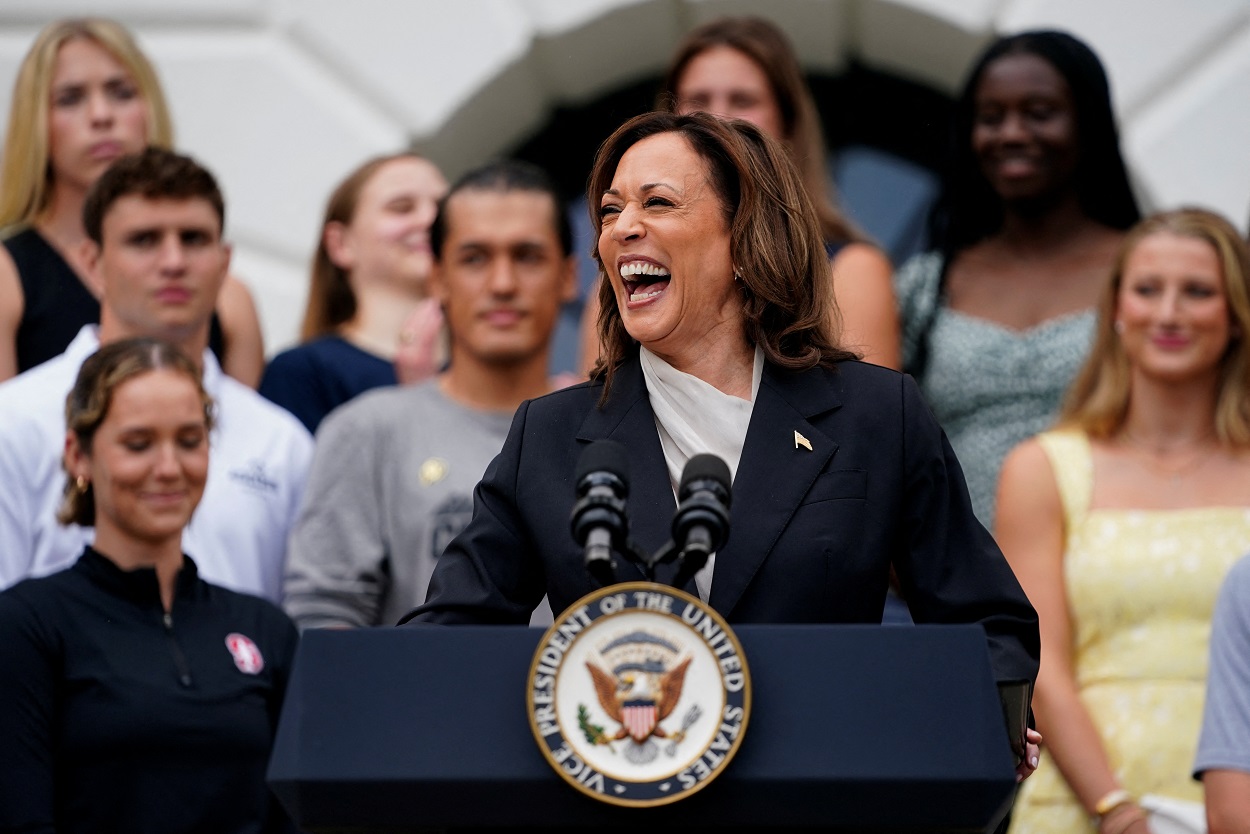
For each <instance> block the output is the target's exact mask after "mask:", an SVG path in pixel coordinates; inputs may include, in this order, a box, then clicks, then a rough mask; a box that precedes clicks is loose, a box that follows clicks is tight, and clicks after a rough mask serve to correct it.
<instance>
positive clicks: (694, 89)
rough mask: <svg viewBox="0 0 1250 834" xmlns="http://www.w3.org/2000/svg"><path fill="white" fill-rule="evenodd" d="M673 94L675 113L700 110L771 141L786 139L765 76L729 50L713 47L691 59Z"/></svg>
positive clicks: (736, 52)
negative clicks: (734, 121)
mask: <svg viewBox="0 0 1250 834" xmlns="http://www.w3.org/2000/svg"><path fill="white" fill-rule="evenodd" d="M676 94H677V112H678V113H681V114H683V115H684V114H686V113H693V112H695V111H697V110H701V111H703V112H704V113H711V114H712V115H713V116H719V117H720V118H722V119H742V120H744V121H748V122H750V123H751V124H753V125H755V126H756V127H758V128H759V129H760V130H762V131H764V132H765V133H767V134H768V135H769V136H771V137H773V138H774V139H779V140H783V139H785V138H786V137H785V135H784V134H785V127H784V125H783V122H782V118H781V108H780V107H778V105H777V98H776V96H775V95H774V94H773V88H772V85H771V84H769V82H768V76H766V75H765V74H764V70H762V69H761V68H760V66H759V64H757V63H755V61H754V60H752V59H751V58H750V57H749V56H748V55H746V54H745V53H743V52H739V51H738V50H737V49H734V48H733V47H731V46H713V47H711V48H710V49H705V50H704V51H702V52H700V53H699V54H698V55H696V56H694V57H693V58H691V59H690V62H689V63H687V64H686V66H685V68H684V69H683V70H682V71H681V79H680V80H679V81H678V83H677V90H676Z"/></svg>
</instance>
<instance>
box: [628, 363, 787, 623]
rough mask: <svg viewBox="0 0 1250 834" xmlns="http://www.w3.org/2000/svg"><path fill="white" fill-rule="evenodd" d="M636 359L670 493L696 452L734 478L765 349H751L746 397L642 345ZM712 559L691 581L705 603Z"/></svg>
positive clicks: (710, 584) (758, 386) (760, 373)
mask: <svg viewBox="0 0 1250 834" xmlns="http://www.w3.org/2000/svg"><path fill="white" fill-rule="evenodd" d="M638 358H639V360H640V362H641V364H642V375H643V378H644V380H645V381H646V384H647V393H648V394H649V395H650V398H651V411H652V413H653V414H655V427H656V430H657V431H658V432H659V435H660V447H661V448H662V449H663V450H664V462H665V464H667V466H668V479H669V481H670V483H671V486H672V488H673V495H674V496H676V494H677V487H678V485H679V484H680V483H681V473H682V470H683V469H685V467H686V463H687V462H688V461H689V460H690V459H691V458H692V457H694V456H695V455H700V454H713V455H716V456H717V457H719V458H721V459H722V460H724V461H725V463H727V464H728V465H729V475H730V477H731V478H734V477H737V475H738V463H739V461H740V460H741V459H742V447H743V445H744V444H745V443H746V439H747V426H748V425H749V424H750V422H751V410H752V409H753V408H754V407H755V395H756V393H757V392H758V391H759V389H760V377H761V376H762V375H763V373H764V352H763V351H762V350H760V349H759V347H756V348H755V363H754V367H753V368H752V370H751V399H750V400H744V399H742V398H741V397H735V396H733V395H731V394H726V393H724V392H722V391H720V390H718V389H717V388H716V387H715V386H713V385H709V384H708V383H706V382H704V381H703V380H701V379H699V378H698V377H697V376H692V375H690V374H688V373H685V372H683V371H679V370H677V369H676V368H674V367H673V366H672V365H670V364H668V363H667V362H665V361H664V360H663V359H661V358H660V357H658V356H656V355H655V354H654V353H652V352H651V351H649V350H647V349H646V348H645V347H643V348H641V349H640V350H639V352H638ZM715 563H716V554H714V553H713V554H712V555H711V556H710V557H708V560H707V564H706V565H704V566H703V569H702V570H700V571H699V572H698V573H697V574H695V578H694V581H695V585H696V587H697V588H698V589H699V597H700V598H701V599H702V600H703V601H704V602H706V601H707V599H708V594H710V593H711V590H712V572H713V569H714V566H715Z"/></svg>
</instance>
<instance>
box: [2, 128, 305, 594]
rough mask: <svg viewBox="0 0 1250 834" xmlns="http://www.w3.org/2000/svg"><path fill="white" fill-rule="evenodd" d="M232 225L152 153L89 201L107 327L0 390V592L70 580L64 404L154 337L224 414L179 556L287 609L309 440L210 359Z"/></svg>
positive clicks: (214, 191) (201, 179)
mask: <svg viewBox="0 0 1250 834" xmlns="http://www.w3.org/2000/svg"><path fill="white" fill-rule="evenodd" d="M224 215H225V211H224V206H223V201H222V197H221V192H220V190H219V189H218V187H217V183H216V182H215V180H214V179H213V176H212V174H210V173H209V172H208V171H206V170H205V169H204V168H202V167H200V166H199V165H198V164H197V163H196V162H195V161H194V160H191V159H189V158H187V157H184V156H180V155H178V154H175V153H173V152H171V151H166V150H160V149H156V148H149V149H148V150H146V151H144V152H143V153H141V154H137V155H134V156H130V157H124V158H122V159H120V160H118V161H117V162H116V163H115V164H114V165H113V166H112V167H110V168H109V170H108V171H106V172H105V174H104V175H103V176H102V177H101V178H100V179H99V180H98V181H97V182H96V184H95V186H94V187H93V188H92V190H91V192H90V193H89V194H88V197H87V201H86V204H85V205H84V207H83V220H84V223H85V225H86V230H87V236H88V238H89V240H88V242H87V243H86V244H85V247H86V248H85V251H84V254H85V259H86V262H87V265H88V273H89V274H88V277H89V279H90V281H91V283H92V284H93V285H94V286H95V287H97V288H98V289H99V291H100V292H101V293H102V297H101V313H100V325H99V326H98V327H96V326H94V325H91V326H88V327H84V328H83V329H82V331H80V332H79V334H78V336H77V337H76V338H75V339H74V341H73V342H72V343H71V344H70V346H69V347H68V348H67V349H66V351H65V353H63V354H61V355H60V356H58V357H56V358H55V359H52V360H49V361H48V362H45V363H44V364H42V365H39V366H38V367H35V368H32V369H31V370H29V371H27V372H26V373H24V374H21V375H19V376H18V377H16V378H14V379H12V380H9V381H8V382H5V383H3V384H0V485H2V486H0V588H4V587H8V586H9V585H12V584H13V583H15V582H17V581H18V580H20V579H23V578H25V577H27V576H42V575H45V574H49V573H52V572H53V571H57V570H60V569H61V568H64V567H65V566H67V565H68V564H70V563H72V562H73V561H74V560H75V559H77V558H78V555H79V553H81V552H82V549H83V546H84V545H85V544H87V543H88V542H90V541H91V539H92V537H93V533H92V530H91V529H90V528H83V527H78V526H73V525H71V526H69V527H65V526H61V525H59V524H58V523H57V521H56V518H55V516H56V510H57V507H58V506H59V504H60V501H61V491H62V487H63V485H64V482H65V476H64V473H63V472H62V469H61V455H62V450H63V449H64V446H65V416H64V412H65V397H66V394H68V393H69V390H70V388H71V387H72V386H73V383H74V379H75V378H76V377H77V374H78V369H79V367H80V366H81V365H82V363H83V361H84V360H85V359H86V358H87V357H88V356H90V355H91V354H92V353H94V352H95V351H96V350H97V349H98V348H99V346H100V345H101V344H105V343H108V342H112V341H117V340H119V339H125V338H131V337H136V336H149V337H155V338H161V339H165V340H167V341H169V342H172V343H173V344H175V345H176V346H178V347H179V348H181V349H182V350H183V352H184V353H186V355H187V356H189V357H191V358H192V359H193V360H196V361H199V362H200V363H201V365H202V368H203V372H204V386H205V388H206V389H207V390H208V393H209V394H210V395H211V396H212V397H213V400H214V401H215V403H216V408H217V427H216V429H215V430H214V432H213V435H212V437H211V439H210V448H211V457H210V464H209V473H208V484H207V486H206V488H205V491H204V497H203V499H202V500H201V502H200V506H199V509H198V510H197V511H196V513H195V516H194V517H193V518H192V519H191V523H190V525H188V527H187V530H186V533H185V534H184V536H183V549H184V550H185V551H186V552H187V553H188V554H190V555H191V556H192V557H193V558H194V559H195V560H196V564H197V565H198V566H199V571H200V574H201V575H202V576H203V577H204V578H205V579H208V580H209V581H212V582H216V583H219V584H221V585H224V586H226V587H228V588H232V589H234V590H237V591H243V592H247V593H253V594H259V595H261V596H264V597H267V598H269V599H274V600H276V599H278V598H279V593H280V587H281V576H282V567H283V563H284V561H285V557H286V542H287V535H288V533H289V531H290V528H291V525H292V523H293V522H294V519H295V514H296V512H297V511H298V508H299V502H300V499H301V497H302V493H303V484H304V478H305V476H306V474H307V471H308V465H309V462H310V460H311V458H312V438H311V437H310V436H309V434H308V432H307V431H306V430H305V429H304V427H303V426H302V425H301V424H300V423H299V421H297V420H296V419H295V418H294V417H292V416H291V415H289V414H288V413H287V412H286V411H284V410H282V409H281V408H278V407H277V406H275V405H272V404H271V403H269V402H268V401H267V400H265V399H263V398H262V397H260V395H258V394H256V393H255V392H254V391H252V390H251V389H250V388H247V387H246V386H244V385H242V384H240V383H238V382H236V381H234V380H233V379H231V378H229V377H227V376H225V375H224V374H223V373H222V371H221V367H220V366H219V365H218V364H217V361H216V359H215V358H214V357H213V355H212V353H211V352H210V351H209V350H208V333H209V322H210V319H211V317H212V313H213V308H214V305H215V304H216V300H217V292H218V290H219V289H220V287H221V284H222V281H223V280H224V279H225V276H226V271H227V268H228V267H229V264H230V247H229V246H228V245H227V244H226V243H225V242H223V240H222V228H223V223H224Z"/></svg>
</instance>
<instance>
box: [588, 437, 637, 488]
mask: <svg viewBox="0 0 1250 834" xmlns="http://www.w3.org/2000/svg"><path fill="white" fill-rule="evenodd" d="M603 471H607V472H611V473H612V474H613V475H615V476H616V477H618V478H620V479H621V480H622V481H624V482H628V481H629V454H628V453H627V452H626V451H625V447H624V446H622V445H621V444H620V443H617V442H616V441H615V440H596V441H595V442H594V443H591V444H590V445H589V446H587V447H586V450H585V451H584V452H582V456H581V457H580V458H578V460H577V473H576V479H575V481H574V483H581V481H582V478H585V477H586V476H587V475H589V474H590V473H591V472H603Z"/></svg>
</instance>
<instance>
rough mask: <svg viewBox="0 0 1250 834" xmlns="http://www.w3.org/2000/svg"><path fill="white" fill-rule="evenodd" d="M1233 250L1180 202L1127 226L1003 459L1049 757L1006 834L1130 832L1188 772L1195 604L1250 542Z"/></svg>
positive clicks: (1231, 234)
mask: <svg viewBox="0 0 1250 834" xmlns="http://www.w3.org/2000/svg"><path fill="white" fill-rule="evenodd" d="M1248 329H1250V251H1248V250H1247V248H1246V245H1245V243H1244V242H1243V241H1241V240H1240V238H1239V236H1238V234H1237V231H1236V230H1235V229H1234V228H1233V227H1232V226H1231V225H1230V224H1229V223H1228V222H1227V221H1225V220H1224V219H1223V218H1220V217H1218V216H1216V215H1214V214H1211V213H1209V212H1206V211H1202V210H1198V209H1184V210H1180V211H1174V212H1168V213H1164V214H1159V215H1155V216H1153V217H1149V218H1147V219H1145V220H1143V221H1142V222H1141V223H1139V224H1138V225H1137V226H1136V227H1135V228H1134V229H1132V230H1131V231H1130V232H1129V234H1128V236H1127V237H1126V239H1125V243H1124V246H1123V248H1122V250H1121V252H1120V254H1119V257H1118V259H1117V261H1116V265H1115V267H1114V269H1113V272H1112V279H1111V282H1110V285H1109V287H1108V288H1107V291H1106V292H1105V294H1104V297H1103V299H1102V302H1101V306H1100V309H1099V323H1098V330H1097V336H1096V342H1095V346H1094V350H1093V352H1092V353H1091V355H1090V358H1089V360H1088V362H1087V363H1086V365H1085V367H1084V369H1083V370H1082V372H1081V374H1080V376H1079V377H1078V378H1077V381H1076V383H1075V384H1074V385H1073V388H1072V390H1071V391H1070V392H1069V395H1068V402H1067V403H1066V404H1065V407H1064V410H1063V412H1062V414H1061V416H1060V420H1059V426H1058V428H1057V429H1055V430H1053V431H1050V432H1046V433H1044V434H1042V435H1039V436H1038V437H1036V438H1033V439H1032V440H1029V441H1027V442H1025V443H1023V444H1021V445H1020V446H1018V447H1017V448H1016V449H1015V450H1014V451H1013V452H1012V453H1011V455H1010V456H1009V457H1008V458H1007V461H1006V463H1005V465H1004V467H1003V474H1002V478H1001V481H1000V484H999V491H998V502H999V503H998V507H999V509H998V518H997V525H996V536H997V538H998V541H999V543H1000V545H1001V546H1002V549H1003V552H1004V553H1005V554H1006V556H1007V558H1008V560H1009V562H1010V563H1011V566H1012V568H1013V569H1014V570H1015V572H1016V576H1017V577H1018V578H1019V580H1020V584H1021V585H1022V586H1023V587H1024V590H1025V592H1026V593H1027V594H1028V596H1029V599H1030V600H1031V601H1032V603H1033V605H1034V606H1035V607H1036V609H1037V611H1038V616H1039V619H1040V624H1041V634H1042V660H1041V669H1040V672H1039V674H1038V678H1037V689H1036V692H1035V694H1034V700H1033V707H1034V711H1035V713H1036V716H1037V724H1038V729H1040V730H1041V732H1042V735H1043V737H1044V738H1045V740H1046V742H1045V747H1046V748H1047V752H1048V753H1049V755H1048V756H1044V757H1043V761H1042V765H1041V767H1040V768H1039V769H1038V771H1037V773H1036V774H1035V776H1034V777H1033V778H1032V779H1031V780H1030V781H1029V783H1028V784H1027V785H1026V786H1025V787H1024V790H1023V793H1022V795H1021V798H1020V801H1019V802H1018V803H1017V805H1016V810H1015V816H1014V825H1013V828H1012V831H1013V832H1016V833H1019V832H1062V834H1072V832H1082V831H1086V832H1092V831H1095V830H1096V831H1098V832H1100V834H1147V832H1149V831H1150V830H1151V829H1150V827H1149V821H1148V819H1147V815H1146V813H1145V812H1144V811H1143V810H1142V807H1141V805H1140V799H1141V797H1142V796H1144V795H1147V794H1151V795H1158V796H1163V797H1169V798H1172V799H1179V800H1188V801H1192V802H1200V801H1201V798H1202V794H1201V788H1200V786H1199V785H1198V783H1196V782H1194V781H1193V780H1192V778H1191V776H1190V772H1191V766H1192V763H1193V758H1194V748H1195V746H1196V744H1197V738H1198V727H1199V723H1200V720H1201V714H1202V699H1203V688H1204V682H1205V677H1206V662H1207V642H1208V637H1209V634H1210V620H1211V612H1212V607H1213V605H1214V603H1215V598H1216V594H1217V591H1218V589H1219V586H1220V582H1221V580H1222V579H1223V577H1224V574H1225V573H1226V572H1227V571H1228V569H1229V568H1230V567H1231V565H1232V564H1233V563H1234V562H1235V561H1236V559H1237V557H1238V556H1240V555H1241V554H1243V553H1245V552H1246V551H1247V550H1248V549H1250V349H1247V345H1246V339H1245V334H1246V332H1247V330H1248Z"/></svg>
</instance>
